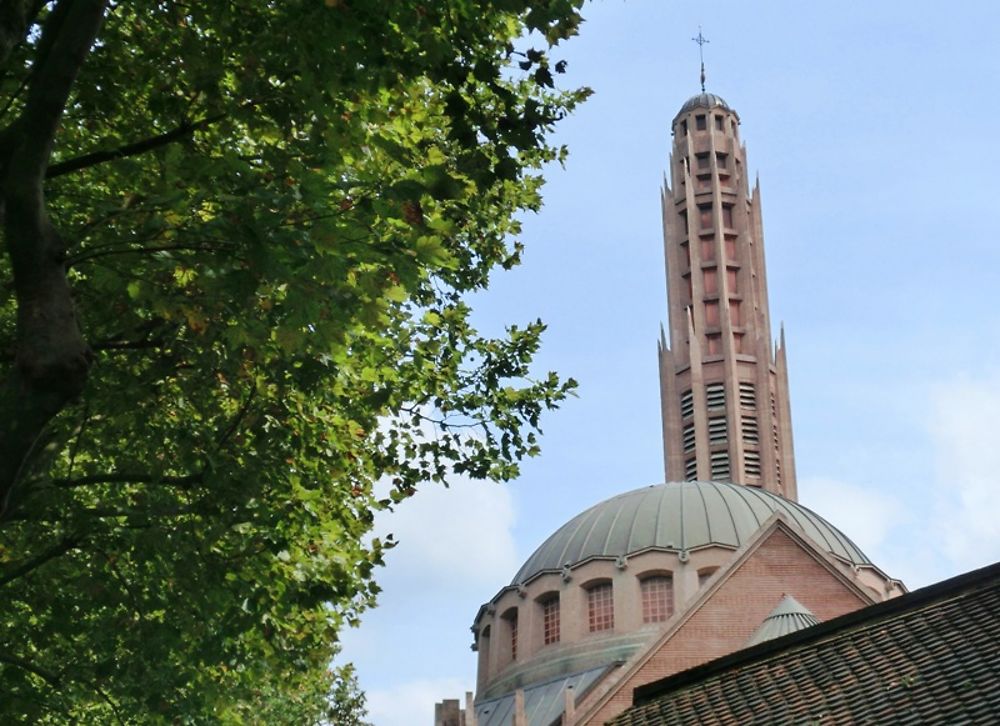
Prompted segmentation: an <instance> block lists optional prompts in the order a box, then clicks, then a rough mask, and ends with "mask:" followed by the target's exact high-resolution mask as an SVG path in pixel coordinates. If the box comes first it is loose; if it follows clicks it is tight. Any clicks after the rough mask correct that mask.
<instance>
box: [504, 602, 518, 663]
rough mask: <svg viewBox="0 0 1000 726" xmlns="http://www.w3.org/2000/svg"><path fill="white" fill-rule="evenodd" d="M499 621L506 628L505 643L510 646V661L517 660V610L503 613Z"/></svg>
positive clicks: (512, 609)
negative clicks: (501, 621)
mask: <svg viewBox="0 0 1000 726" xmlns="http://www.w3.org/2000/svg"><path fill="white" fill-rule="evenodd" d="M501 619H502V620H503V622H504V624H505V625H506V628H507V642H508V643H509V645H510V659H511V660H517V608H511V609H510V610H508V611H507V612H505V613H504V614H503V615H502V616H501Z"/></svg>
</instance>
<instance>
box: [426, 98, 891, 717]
mask: <svg viewBox="0 0 1000 726" xmlns="http://www.w3.org/2000/svg"><path fill="white" fill-rule="evenodd" d="M739 125H740V119H739V115H738V114H737V113H736V111H735V110H734V109H733V108H731V107H730V106H729V105H728V104H727V103H726V102H725V101H724V100H723V99H722V98H720V97H719V96H716V95H714V94H711V93H705V92H702V93H700V94H698V95H696V96H694V97H692V98H690V99H689V100H688V101H686V102H685V103H684V104H683V105H682V106H681V108H680V110H679V112H678V113H677V115H676V117H675V118H674V120H673V124H672V133H673V151H672V154H671V157H670V183H669V184H665V185H664V188H663V190H662V208H663V231H664V252H665V257H666V269H667V283H668V284H667V287H668V306H667V307H668V331H669V332H668V334H665V333H661V336H660V341H659V346H658V348H659V371H660V389H661V410H662V421H663V451H664V461H665V474H666V481H667V483H665V484H658V485H655V486H647V487H644V488H641V489H635V490H633V491H627V492H624V493H622V494H619V495H618V496H615V497H612V498H611V499H608V500H607V501H604V502H600V503H598V504H595V505H594V506H592V507H591V508H589V509H587V510H586V511H584V512H582V513H580V514H579V515H577V516H576V517H574V518H573V519H571V520H570V521H569V522H566V523H565V524H563V525H562V526H561V527H559V528H558V529H556V530H555V532H554V533H553V534H552V535H551V536H550V537H549V538H548V539H547V540H545V542H543V543H542V544H541V546H540V547H538V549H537V550H535V552H534V553H533V554H532V555H531V556H530V557H529V558H528V560H527V561H526V562H525V563H524V565H523V566H522V567H521V568H520V570H518V571H517V573H515V574H514V576H513V579H512V580H511V581H510V583H509V584H507V585H506V586H504V587H502V588H501V589H500V591H499V592H497V593H496V594H495V595H494V596H493V597H492V598H491V599H490V600H489V601H487V602H486V603H485V604H483V605H482V607H480V609H479V611H478V612H477V613H476V614H475V618H474V620H473V624H472V633H473V638H474V645H473V648H474V650H476V652H477V655H478V678H477V682H476V692H475V697H474V699H473V698H472V697H468V698H467V703H466V704H465V708H464V709H463V708H461V707H460V704H459V703H458V701H456V700H453V701H444V702H442V703H440V704H438V707H437V714H436V723H437V724H439V725H440V726H473V725H475V726H501V725H502V726H508V725H513V726H551V725H552V724H558V723H562V724H578V725H581V726H582V725H584V724H604V723H606V722H608V721H610V720H612V719H614V718H615V717H617V716H619V715H620V714H622V713H623V712H624V711H625V710H626V709H627V708H629V707H630V706H632V703H633V693H634V691H635V690H636V689H637V688H639V687H641V686H644V685H646V684H651V683H653V682H656V681H661V680H662V679H664V678H666V677H668V676H671V675H672V674H676V673H679V672H680V671H684V670H687V669H690V668H692V667H694V666H698V665H700V664H704V663H706V662H708V661H711V660H713V659H717V658H720V657H722V656H726V655H728V654H731V653H734V652H736V651H740V650H742V649H744V648H747V647H751V646H755V645H756V644H760V643H763V642H766V641H768V640H770V639H772V638H777V637H780V636H783V635H786V634H787V633H791V632H795V631H797V630H800V629H803V628H806V627H809V626H813V625H816V624H817V623H823V622H826V621H830V620H833V619H835V618H838V617H840V616H844V615H845V614H847V613H850V612H852V611H856V610H859V609H861V608H864V607H866V606H870V605H873V604H875V603H880V602H883V601H887V600H890V599H892V598H895V597H896V596H899V595H902V594H903V593H905V589H904V587H903V585H902V584H901V583H900V582H899V581H897V580H895V579H893V578H892V577H890V576H889V575H887V574H886V573H884V572H882V570H880V569H879V568H878V567H877V566H876V565H875V564H874V563H873V562H871V561H870V560H869V559H868V557H866V556H865V554H864V553H863V552H862V551H861V550H860V549H859V548H858V547H857V546H856V545H855V544H854V543H853V542H852V541H851V540H850V539H849V538H848V537H847V536H846V535H845V534H844V533H842V532H841V531H839V530H838V529H837V528H836V527H835V526H833V525H832V524H830V523H829V522H827V521H826V520H825V519H823V517H822V516H820V514H817V513H815V512H812V511H810V510H809V509H807V508H806V507H803V506H802V505H801V504H799V503H798V501H797V490H796V481H795V457H794V451H793V443H792V426H791V408H790V404H789V391H788V375H787V369H786V359H785V345H784V335H783V333H782V334H781V335H780V336H779V341H778V342H777V345H775V341H774V338H773V337H772V329H771V323H770V315H769V311H768V297H767V275H766V268H765V264H764V235H763V225H762V221H761V204H760V187H759V184H758V183H756V182H755V183H754V184H753V186H752V187H751V184H750V180H749V176H748V169H747V162H746V147H745V146H744V145H743V142H742V140H741V138H740V129H739Z"/></svg>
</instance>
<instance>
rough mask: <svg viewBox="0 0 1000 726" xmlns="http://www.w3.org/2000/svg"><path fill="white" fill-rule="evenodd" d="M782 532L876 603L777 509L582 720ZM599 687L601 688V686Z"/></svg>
mask: <svg viewBox="0 0 1000 726" xmlns="http://www.w3.org/2000/svg"><path fill="white" fill-rule="evenodd" d="M776 532H781V533H783V534H784V535H786V536H788V538H789V539H791V540H792V541H793V542H794V543H796V544H797V545H798V546H799V547H800V548H801V550H802V551H803V552H804V553H805V554H806V555H808V556H810V557H811V558H812V559H813V560H815V561H816V563H817V564H819V565H820V566H821V567H822V568H823V569H825V570H826V571H827V572H828V573H829V574H830V575H831V576H832V577H833V579H834V580H836V581H838V582H840V583H841V585H843V586H844V588H845V589H846V590H847V591H848V592H850V593H853V595H854V596H856V597H857V599H858V602H859V607H864V606H865V605H869V604H871V603H873V602H875V598H874V597H873V595H872V593H871V592H870V591H869V590H868V589H867V588H865V587H863V586H862V585H860V584H859V582H857V581H856V580H854V579H852V578H851V576H850V575H849V574H847V573H845V572H844V570H843V568H842V565H841V563H840V562H839V561H838V560H837V559H836V558H834V557H833V555H831V554H829V553H828V552H825V551H823V550H822V549H821V548H820V547H819V546H818V545H817V544H816V543H815V542H813V541H812V540H811V539H809V538H808V537H806V536H804V535H803V534H801V533H800V532H799V531H798V530H797V528H796V527H795V526H794V525H792V524H790V523H789V521H788V519H787V518H786V516H785V515H784V513H782V512H774V513H773V514H772V515H771V516H770V518H768V519H767V521H766V522H765V523H764V525H763V526H762V527H761V528H760V529H759V530H758V531H757V533H756V534H755V535H754V536H753V537H752V538H751V539H750V541H749V542H747V543H746V544H745V545H744V546H743V547H742V548H741V549H740V550H738V551H737V553H736V555H735V556H734V557H733V559H731V560H730V561H729V562H727V563H726V564H725V565H723V566H722V567H720V568H719V569H718V570H717V571H716V572H715V574H714V575H712V576H711V578H710V579H709V580H708V581H707V583H706V584H705V586H704V587H702V588H701V589H700V590H699V592H698V594H697V595H696V596H695V598H694V599H693V600H692V601H691V602H690V603H688V604H687V605H685V606H684V607H683V608H681V609H680V610H679V611H678V612H677V613H675V614H674V617H672V618H671V619H670V620H669V621H667V623H666V624H665V625H666V627H665V628H664V630H663V631H662V632H661V633H660V634H659V636H657V638H656V639H654V640H653V641H651V642H650V644H649V645H648V646H647V647H646V648H645V649H644V650H640V651H639V652H638V653H637V654H636V655H635V656H633V657H632V658H631V659H630V660H629V662H628V663H626V664H625V667H624V668H623V669H622V671H621V672H620V673H619V674H616V677H615V684H614V685H613V686H611V687H609V688H607V689H605V690H601V691H600V692H599V695H596V696H594V697H593V698H592V700H591V702H590V703H583V704H582V705H581V709H580V711H578V720H579V722H580V723H588V722H589V721H590V720H591V719H592V718H593V717H594V716H595V715H596V714H597V713H599V712H600V710H601V709H602V708H603V707H604V706H605V705H606V704H607V703H608V702H609V701H611V700H612V699H613V698H615V697H616V696H617V695H618V694H619V693H620V689H621V688H623V687H624V686H625V684H626V683H627V682H628V681H629V679H630V678H632V677H633V676H635V675H636V674H638V673H639V672H640V671H642V669H643V668H644V667H645V666H646V665H647V663H648V662H649V661H650V660H652V659H653V658H654V657H655V656H656V654H657V652H658V651H659V650H660V649H661V648H664V647H665V646H667V645H668V643H669V642H670V641H671V640H672V639H673V638H674V637H675V636H676V635H677V634H678V632H680V631H681V629H682V628H684V626H685V625H686V624H687V623H688V621H690V620H691V619H692V618H694V617H695V616H696V615H697V613H698V612H699V610H701V609H702V608H703V607H705V606H706V605H707V604H708V603H709V602H710V601H711V600H712V599H713V598H714V597H715V595H716V593H717V592H718V591H719V590H721V589H722V588H723V587H725V586H726V583H727V581H728V580H730V579H731V578H732V577H733V576H734V575H735V574H736V573H737V572H738V571H739V570H740V568H741V567H742V566H743V565H744V564H745V563H746V562H747V561H749V560H750V559H751V558H752V557H753V556H754V555H755V553H756V552H757V551H758V550H759V549H760V548H761V547H762V546H763V545H764V544H765V543H766V542H768V541H769V540H770V539H771V537H772V536H773V535H774V534H775V533H776ZM598 690H599V689H598Z"/></svg>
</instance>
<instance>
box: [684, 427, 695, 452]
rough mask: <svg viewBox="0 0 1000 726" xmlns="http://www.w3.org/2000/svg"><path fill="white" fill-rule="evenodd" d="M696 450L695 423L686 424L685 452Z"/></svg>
mask: <svg viewBox="0 0 1000 726" xmlns="http://www.w3.org/2000/svg"><path fill="white" fill-rule="evenodd" d="M692 451H694V423H689V424H685V425H684V453H685V454H690V453H691V452H692Z"/></svg>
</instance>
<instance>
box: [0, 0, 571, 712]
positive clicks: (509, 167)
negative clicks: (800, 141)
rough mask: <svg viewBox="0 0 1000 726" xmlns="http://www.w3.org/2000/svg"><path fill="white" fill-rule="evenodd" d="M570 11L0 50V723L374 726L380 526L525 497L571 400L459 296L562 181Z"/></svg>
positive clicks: (214, 15) (72, 17) (328, 8)
mask: <svg viewBox="0 0 1000 726" xmlns="http://www.w3.org/2000/svg"><path fill="white" fill-rule="evenodd" d="M581 2H582V0H536V1H534V2H530V1H529V0H494V1H493V2H485V1H484V2H474V1H473V0H439V1H438V2H434V3H421V2H415V1H413V0H386V1H385V2H378V3H368V2H359V1H357V0H326V1H325V2H317V1H315V0H287V1H285V2H274V3H265V2H257V3H239V4H237V3H228V2H208V3H186V4H185V3H180V2H173V1H172V0H160V1H157V2H152V1H151V0H137V1H136V2H132V3H110V4H108V5H107V6H106V5H105V3H104V2H101V1H100V0H73V1H71V0H59V2H54V3H44V2H35V1H34V0H23V2H20V3H18V2H14V3H11V4H10V8H9V9H8V10H5V13H6V15H4V14H0V62H2V64H3V70H4V73H3V74H2V76H0V99H2V115H0V124H5V126H4V128H3V130H0V195H2V200H0V201H2V202H3V205H4V219H3V240H4V246H5V252H6V254H5V255H4V256H3V258H2V259H0V279H2V280H3V283H4V288H3V291H4V295H3V297H2V299H0V371H2V372H0V376H2V380H3V381H4V383H3V387H2V388H0V420H2V421H5V422H6V423H3V424H0V461H2V462H3V463H0V495H2V504H0V595H2V602H4V604H5V607H4V608H3V610H2V615H0V683H2V684H3V686H2V689H3V697H2V698H0V720H2V721H4V722H10V721H14V722H19V721H30V722H40V723H47V722H52V723H62V722H66V721H74V722H76V721H79V722H85V723H113V722H116V721H117V722H122V723H125V722H132V721H142V722H147V721H149V722H172V723H201V722H222V723H243V722H247V723H281V722H287V723H303V722H310V721H312V722H315V721H318V720H322V719H323V718H329V719H334V720H335V721H336V722H340V723H347V722H350V721H351V720H352V719H354V720H357V719H359V718H361V715H360V714H361V712H362V711H363V698H362V697H360V696H359V695H358V694H357V692H356V689H355V687H354V686H353V681H352V677H351V675H350V672H349V670H347V671H337V672H331V671H330V670H328V668H329V663H330V660H331V657H332V656H333V654H334V652H335V650H336V639H337V633H338V632H339V630H340V629H341V628H343V627H345V626H346V625H348V624H350V623H354V622H356V620H357V618H358V614H359V613H360V612H361V611H362V610H363V609H364V608H365V607H368V606H370V605H371V604H372V603H373V601H374V596H375V594H376V592H377V586H376V585H375V584H374V582H373V579H372V576H373V571H374V568H375V567H377V566H378V565H379V564H380V562H381V558H382V554H383V551H384V549H385V548H386V547H388V546H391V545H392V542H391V541H390V542H381V541H379V540H377V539H376V540H374V541H372V542H369V543H367V544H366V542H365V536H366V534H367V533H368V532H369V530H370V527H371V523H372V518H373V512H374V511H375V510H378V509H380V508H384V507H387V506H391V503H392V501H399V500H401V499H402V498H405V497H407V496H409V495H411V494H412V493H413V492H414V491H415V490H416V488H417V487H418V486H419V485H421V484H423V483H425V482H428V481H432V482H444V481H445V480H446V478H447V476H448V475H449V474H450V473H451V472H459V473H463V474H466V475H469V476H472V477H475V478H484V479H496V480H504V479H508V478H510V477H512V476H514V475H516V473H517V462H518V461H519V460H520V459H521V458H522V457H524V456H527V455H534V454H536V453H537V451H538V444H537V440H536V433H537V431H538V426H539V416H540V415H541V413H542V412H543V411H544V410H545V409H547V408H552V407H554V406H556V405H557V404H558V402H559V401H560V400H562V399H563V398H564V397H565V396H566V395H567V393H568V392H569V391H570V390H571V389H572V386H573V382H572V381H561V380H560V379H559V378H558V377H557V376H556V375H555V374H549V375H548V376H545V377H543V378H542V379H540V380H536V379H533V378H531V376H530V374H529V367H530V363H531V358H532V355H533V354H534V352H535V351H536V349H537V347H538V344H539V336H540V334H541V333H542V330H543V327H544V326H543V325H542V324H541V323H540V322H538V321H535V322H532V323H529V324H528V325H525V326H511V327H510V328H509V329H508V331H507V334H506V335H505V336H504V337H501V338H486V337H482V336H481V335H480V334H479V333H477V331H476V330H475V329H474V328H473V327H472V326H471V324H470V322H469V317H470V309H469V308H468V306H467V305H466V304H465V302H464V301H463V296H464V295H465V294H467V293H469V292H471V291H476V290H480V289H483V288H485V287H486V286H487V285H488V283H489V280H490V275H491V274H492V273H493V272H494V271H495V270H497V269H498V268H502V269H507V268H510V267H511V266H513V265H515V264H517V262H518V259H519V254H520V251H521V250H520V247H519V246H518V245H517V244H516V243H511V242H510V239H511V235H514V234H516V233H517V232H518V224H517V221H516V215H517V214H518V213H519V212H520V211H523V210H534V209H537V208H538V206H539V204H540V197H539V187H540V185H541V181H542V180H541V177H540V176H539V175H538V173H537V172H536V171H533V170H537V169H539V168H540V166H541V165H542V164H544V163H545V162H548V161H552V160H556V159H561V158H562V156H563V154H564V153H565V151H564V150H563V149H559V148H554V147H552V146H551V145H550V144H548V143H547V142H546V134H547V133H548V132H549V131H550V130H551V128H552V126H553V124H554V123H555V122H556V121H558V120H559V119H560V118H561V117H563V116H564V115H565V114H566V113H567V112H568V111H569V110H571V109H572V107H573V106H574V105H575V104H576V103H578V102H579V101H580V100H582V99H583V98H584V97H585V95H586V91H573V92H562V91H558V90H556V89H555V88H554V74H558V73H559V72H561V71H562V70H563V68H564V65H563V64H561V63H555V62H550V59H549V56H548V52H549V50H548V49H549V48H551V47H552V46H553V45H555V44H556V43H558V42H559V41H561V40H563V39H565V38H567V37H569V36H570V35H572V34H574V33H575V31H576V29H577V26H578V24H579V22H580V17H579V15H578V8H579V5H580V4H581ZM102 23H103V24H102ZM528 32H530V33H532V34H531V35H530V36H528V37H529V38H535V39H537V40H536V44H538V43H540V44H541V45H543V46H545V50H537V49H534V48H532V49H528V50H524V51H518V50H516V49H515V44H518V43H522V44H523V41H519V40H518V39H519V38H522V37H523V36H524V35H525V33H528ZM60 94H62V95H60ZM379 480H387V481H391V484H392V496H391V497H390V498H389V499H378V498H377V497H376V495H375V493H374V488H373V487H374V484H375V483H376V482H377V481H379ZM331 694H333V695H332V696H331Z"/></svg>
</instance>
